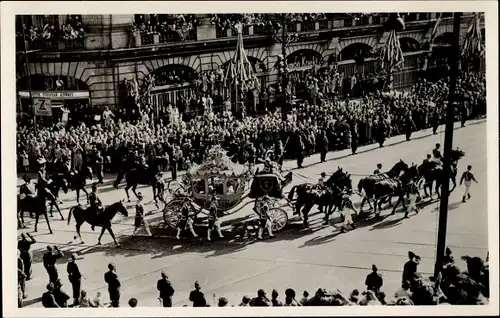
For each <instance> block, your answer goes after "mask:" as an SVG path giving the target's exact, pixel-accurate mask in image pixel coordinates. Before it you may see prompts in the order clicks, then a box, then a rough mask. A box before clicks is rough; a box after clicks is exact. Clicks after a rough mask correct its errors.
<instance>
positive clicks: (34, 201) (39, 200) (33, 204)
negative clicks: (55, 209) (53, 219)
mask: <svg viewBox="0 0 500 318" xmlns="http://www.w3.org/2000/svg"><path fill="white" fill-rule="evenodd" d="M46 200H47V197H46V195H45V194H38V195H36V196H34V197H31V196H27V197H25V198H23V199H21V197H20V196H19V195H18V196H17V209H18V215H20V217H19V218H18V222H19V219H20V221H21V223H20V224H21V225H23V226H24V215H23V214H24V212H25V211H27V212H29V213H30V215H33V213H35V232H38V230H37V226H38V219H39V217H40V214H43V216H44V217H45V221H47V226H48V228H49V231H50V234H52V233H53V232H52V228H51V227H50V222H49V217H48V216H47V206H46ZM56 204H57V203H56ZM61 217H62V215H61ZM63 219H64V218H63Z"/></svg>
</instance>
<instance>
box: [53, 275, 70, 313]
mask: <svg viewBox="0 0 500 318" xmlns="http://www.w3.org/2000/svg"><path fill="white" fill-rule="evenodd" d="M62 286H63V284H62V282H61V280H60V279H59V278H58V279H57V281H56V282H55V284H54V297H55V298H56V302H57V304H58V305H59V307H61V308H66V307H68V299H70V297H69V295H68V294H67V293H66V292H65V291H64V290H63V289H62Z"/></svg>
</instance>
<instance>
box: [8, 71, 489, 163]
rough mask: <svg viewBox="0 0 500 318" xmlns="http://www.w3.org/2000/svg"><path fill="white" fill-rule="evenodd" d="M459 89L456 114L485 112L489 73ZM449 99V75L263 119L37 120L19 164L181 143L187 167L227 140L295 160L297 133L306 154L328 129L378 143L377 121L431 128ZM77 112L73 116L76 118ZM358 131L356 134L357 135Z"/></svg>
mask: <svg viewBox="0 0 500 318" xmlns="http://www.w3.org/2000/svg"><path fill="white" fill-rule="evenodd" d="M457 94H458V99H459V103H458V105H459V107H458V108H459V111H458V112H457V113H458V115H457V116H460V114H465V116H467V118H476V117H478V116H482V115H485V114H486V101H485V78H484V74H480V73H463V74H462V75H461V77H460V79H459V80H458V83H457ZM271 97H272V96H271ZM447 97H448V82H447V79H446V78H445V79H442V80H440V81H437V82H428V81H425V80H423V81H421V82H419V83H417V84H415V85H414V86H413V87H411V89H409V90H408V91H406V92H404V93H397V94H380V93H378V94H375V95H372V96H365V97H364V98H362V99H358V100H350V101H349V100H347V101H346V100H341V99H338V98H337V99H335V98H333V99H328V98H324V97H323V98H320V97H318V98H314V96H310V97H309V98H308V99H306V100H304V101H299V102H298V103H296V105H295V107H294V108H293V109H292V110H291V111H290V112H289V113H287V114H286V116H284V115H283V114H282V113H280V112H279V109H277V110H276V111H274V112H268V113H267V114H266V115H263V116H257V117H247V116H244V117H243V118H236V117H235V116H234V115H233V114H232V113H231V112H230V111H228V110H227V109H226V110H224V111H221V112H219V113H214V112H210V111H207V112H204V113H203V114H202V115H198V114H196V115H195V116H194V115H193V116H191V119H189V120H184V119H183V118H185V115H186V114H184V116H182V115H181V116H180V117H181V118H172V117H173V116H171V118H170V119H169V118H165V119H162V120H160V121H156V122H154V121H152V119H151V118H150V117H149V116H148V114H147V113H146V112H145V111H141V119H140V120H139V122H138V123H136V124H133V123H131V122H126V121H123V120H122V119H120V116H115V117H114V118H113V117H111V116H109V115H104V114H100V115H98V116H93V117H91V118H90V119H89V121H87V123H83V122H79V123H78V124H76V123H75V124H73V125H71V124H69V125H67V126H64V125H55V126H53V127H50V128H48V127H44V128H42V127H39V129H38V131H37V132H36V133H35V131H34V129H33V126H32V125H29V126H22V125H21V126H19V127H18V130H17V145H18V151H19V154H20V157H19V161H18V162H19V166H21V164H20V163H21V162H23V158H22V155H21V154H24V153H26V155H27V156H28V158H29V159H28V161H29V167H30V169H31V170H32V169H34V168H35V167H36V162H37V159H38V158H40V157H41V156H43V157H44V158H45V159H46V160H47V161H48V163H49V165H50V163H51V162H54V161H59V160H62V159H63V156H62V154H66V157H67V158H66V159H72V158H73V157H74V156H75V151H76V149H81V150H82V151H83V152H84V153H85V154H86V155H88V157H91V154H92V153H93V152H95V151H101V153H102V155H103V157H104V158H107V162H106V167H107V168H109V170H113V169H114V168H118V167H119V164H120V160H121V158H123V157H124V156H125V154H126V153H127V152H128V151H129V150H136V149H137V150H140V151H143V152H144V153H145V155H146V158H147V159H148V162H150V163H153V164H154V160H155V158H157V157H166V158H169V157H171V156H172V152H173V149H174V147H179V148H180V149H181V150H182V152H183V154H184V155H183V157H182V158H181V159H180V161H179V163H180V168H181V169H182V167H186V164H187V163H188V162H190V163H201V162H203V160H204V156H205V152H206V150H207V149H209V148H210V146H212V145H215V144H221V145H222V146H223V147H224V148H225V149H227V150H228V151H229V155H230V156H233V155H235V156H234V158H237V159H238V160H240V162H242V161H243V162H244V160H245V158H244V153H245V152H246V151H247V150H248V147H249V146H250V145H252V146H253V149H255V151H256V155H257V156H261V155H263V154H264V153H265V151H266V150H268V149H275V147H278V146H277V144H279V143H281V144H282V145H283V148H284V153H283V157H284V158H295V156H296V153H297V149H296V147H295V146H296V144H297V143H296V140H297V138H299V136H300V138H301V139H302V141H303V143H304V148H305V149H303V151H304V154H305V155H306V156H308V155H312V154H313V153H315V152H316V151H318V148H319V147H320V145H319V143H320V142H319V140H318V139H319V137H320V136H321V135H322V134H323V133H326V135H327V139H328V149H329V150H341V149H346V148H348V147H350V145H351V142H352V138H356V139H357V140H356V141H357V144H358V145H364V144H370V143H373V142H374V141H376V129H377V125H378V123H379V122H382V121H383V122H384V123H385V125H386V127H387V128H388V129H387V130H388V131H387V132H386V136H387V137H391V136H395V135H398V134H401V133H402V132H403V130H404V127H405V125H406V116H407V115H408V114H411V116H412V118H413V122H414V123H415V127H414V128H415V129H416V130H420V129H425V128H429V127H431V125H432V123H433V121H435V120H436V118H437V120H438V121H439V123H443V120H444V118H443V116H442V115H443V112H444V109H445V106H446V103H447ZM204 98H205V97H204ZM206 100H207V98H205V102H206ZM268 100H270V98H268ZM202 102H203V100H202ZM105 112H108V113H112V112H111V111H110V110H106V111H105ZM72 115H73V114H72V113H70V114H69V116H70V118H71V116H72ZM105 118H107V119H105ZM96 119H97V120H96ZM69 122H70V123H72V122H74V121H72V120H71V119H70V121H69ZM415 129H414V130H415ZM354 131H355V132H356V133H355V134H356V135H357V137H353V135H354Z"/></svg>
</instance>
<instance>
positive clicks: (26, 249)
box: [17, 233, 36, 280]
mask: <svg viewBox="0 0 500 318" xmlns="http://www.w3.org/2000/svg"><path fill="white" fill-rule="evenodd" d="M28 238H29V239H28ZM35 243H36V240H35V239H34V238H33V236H31V234H29V233H21V240H19V242H17V249H18V250H19V252H20V257H21V259H22V260H23V266H24V273H25V274H26V280H30V279H31V274H32V271H31V264H32V262H33V253H32V252H31V251H30V249H31V245H33V244H35Z"/></svg>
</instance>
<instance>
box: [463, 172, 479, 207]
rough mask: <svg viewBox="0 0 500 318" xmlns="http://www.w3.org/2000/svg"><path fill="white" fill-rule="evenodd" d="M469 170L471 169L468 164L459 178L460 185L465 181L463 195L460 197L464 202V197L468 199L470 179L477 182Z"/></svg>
mask: <svg viewBox="0 0 500 318" xmlns="http://www.w3.org/2000/svg"><path fill="white" fill-rule="evenodd" d="M471 170H472V166H471V165H468V166H467V171H465V172H464V173H463V174H462V178H460V185H462V183H465V191H464V195H463V197H462V202H463V203H465V199H466V198H467V199H470V187H471V185H472V181H474V182H475V183H478V182H477V180H476V178H475V177H474V174H473V173H472V171H471Z"/></svg>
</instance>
